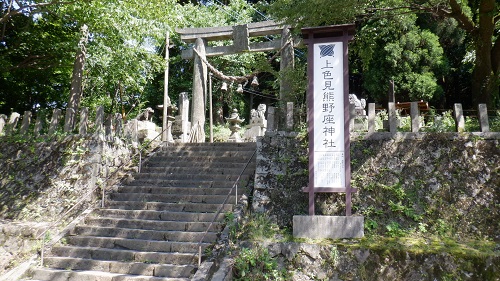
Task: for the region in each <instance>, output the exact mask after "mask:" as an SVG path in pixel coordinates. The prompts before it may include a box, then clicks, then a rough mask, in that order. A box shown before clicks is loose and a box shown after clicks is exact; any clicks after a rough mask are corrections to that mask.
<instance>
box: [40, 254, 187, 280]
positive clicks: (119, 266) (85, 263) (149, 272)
mask: <svg viewBox="0 0 500 281" xmlns="http://www.w3.org/2000/svg"><path fill="white" fill-rule="evenodd" d="M44 265H45V266H47V267H51V268H55V269H67V268H71V269H72V270H94V271H97V270H98V271H102V272H110V273H119V274H128V275H144V276H156V277H176V278H179V277H182V278H189V277H190V276H191V275H192V274H193V273H194V272H195V271H196V267H195V266H194V265H174V264H151V263H141V262H119V261H100V260H92V259H82V258H72V257H46V258H44Z"/></svg>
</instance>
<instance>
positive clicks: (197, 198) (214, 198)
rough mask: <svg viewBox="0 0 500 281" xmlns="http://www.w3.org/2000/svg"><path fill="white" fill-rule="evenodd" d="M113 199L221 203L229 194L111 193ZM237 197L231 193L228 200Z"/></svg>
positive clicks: (233, 200) (231, 200)
mask: <svg viewBox="0 0 500 281" xmlns="http://www.w3.org/2000/svg"><path fill="white" fill-rule="evenodd" d="M109 197H110V200H112V201H140V202H164V203H178V202H181V203H187V202H190V203H208V204H221V203H223V202H224V200H226V198H227V195H189V194H180V195H176V194H151V193H111V194H110V195H109ZM235 200H236V197H235V196H232V195H230V196H229V198H228V201H227V202H235Z"/></svg>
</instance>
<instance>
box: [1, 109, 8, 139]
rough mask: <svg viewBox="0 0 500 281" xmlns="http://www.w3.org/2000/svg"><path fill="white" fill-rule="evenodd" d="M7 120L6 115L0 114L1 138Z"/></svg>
mask: <svg viewBox="0 0 500 281" xmlns="http://www.w3.org/2000/svg"><path fill="white" fill-rule="evenodd" d="M6 120H7V116H6V115H5V114H0V136H1V135H2V133H3V128H4V127H5V122H6Z"/></svg>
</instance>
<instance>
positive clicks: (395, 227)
mask: <svg viewBox="0 0 500 281" xmlns="http://www.w3.org/2000/svg"><path fill="white" fill-rule="evenodd" d="M385 228H386V230H387V235H389V236H390V237H398V236H402V235H403V234H404V233H405V232H404V231H403V230H402V229H401V226H400V225H399V223H397V222H395V221H391V222H390V223H389V224H388V225H386V226H385Z"/></svg>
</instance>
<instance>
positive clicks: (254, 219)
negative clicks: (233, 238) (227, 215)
mask: <svg viewBox="0 0 500 281" xmlns="http://www.w3.org/2000/svg"><path fill="white" fill-rule="evenodd" d="M284 234H285V232H284V230H282V229H280V228H279V226H278V225H277V224H276V223H275V222H273V221H272V220H271V218H269V216H268V215H266V214H263V213H253V214H252V215H250V216H248V217H247V218H246V219H245V220H244V221H243V224H242V227H241V229H240V232H239V233H238V239H247V240H252V241H265V240H273V239H274V238H275V237H277V236H283V235H284Z"/></svg>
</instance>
